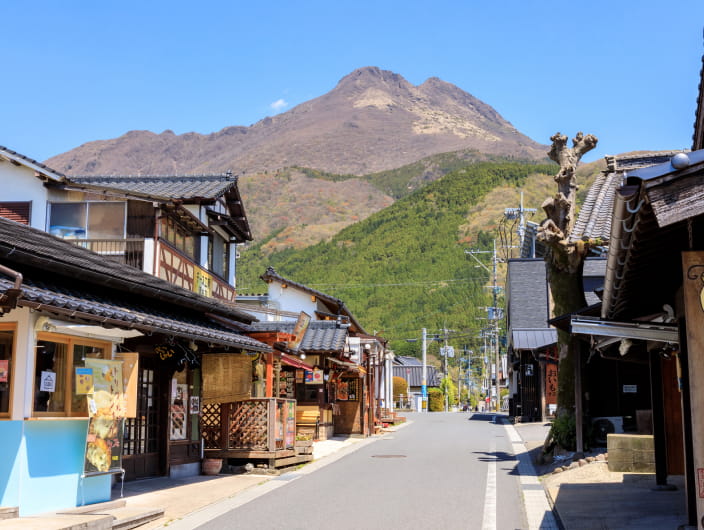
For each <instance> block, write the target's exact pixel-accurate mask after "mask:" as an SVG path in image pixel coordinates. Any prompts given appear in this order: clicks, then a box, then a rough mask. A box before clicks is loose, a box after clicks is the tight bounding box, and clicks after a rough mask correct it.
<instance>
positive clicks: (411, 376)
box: [393, 365, 440, 387]
mask: <svg viewBox="0 0 704 530" xmlns="http://www.w3.org/2000/svg"><path fill="white" fill-rule="evenodd" d="M393 369H394V377H402V378H403V379H405V380H406V381H408V385H409V386H411V387H420V386H423V366H422V365H420V366H393ZM426 376H427V377H426V386H428V387H436V386H440V375H439V374H438V371H437V369H436V368H435V367H434V366H426Z"/></svg>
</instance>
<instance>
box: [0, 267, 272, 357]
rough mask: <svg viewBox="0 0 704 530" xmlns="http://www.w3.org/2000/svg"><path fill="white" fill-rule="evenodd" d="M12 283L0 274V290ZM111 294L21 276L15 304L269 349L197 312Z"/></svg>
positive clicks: (65, 315) (83, 318) (82, 318)
mask: <svg viewBox="0 0 704 530" xmlns="http://www.w3.org/2000/svg"><path fill="white" fill-rule="evenodd" d="M12 286H13V283H12V281H11V280H7V279H4V278H0V292H6V291H7V290H8V289H10V288H12ZM115 296H116V298H115V299H112V298H107V297H103V296H98V295H96V293H95V291H93V290H90V288H88V290H82V289H80V288H77V287H76V286H67V285H66V284H62V283H61V282H59V281H54V282H50V283H46V282H34V281H33V279H32V278H27V277H25V278H24V282H23V284H22V286H21V296H20V298H19V300H18V302H17V305H18V306H19V307H28V308H30V309H33V310H35V311H41V312H46V313H50V314H55V315H59V316H61V317H63V318H68V319H77V320H79V321H87V322H95V323H98V324H100V325H106V326H114V327H119V328H123V329H136V330H139V331H142V332H144V333H149V334H151V333H161V334H165V335H169V336H174V337H181V338H185V339H190V340H197V341H203V342H208V343H213V344H219V345H222V346H228V347H235V348H242V349H247V350H250V351H255V352H267V351H271V348H270V347H269V346H267V345H266V344H264V343H261V342H259V341H257V340H254V339H252V338H249V337H246V336H244V335H240V334H237V333H233V332H231V331H230V330H228V329H226V328H224V327H221V326H219V325H217V324H214V323H213V322H210V321H207V319H205V318H203V317H201V316H199V315H197V314H192V315H191V316H190V317H187V316H186V313H182V314H180V313H175V312H173V311H168V312H165V310H164V308H163V307H160V306H159V305H158V304H151V305H150V304H136V303H134V302H132V301H131V300H130V299H129V298H130V297H129V296H127V297H126V296H125V295H124V293H115Z"/></svg>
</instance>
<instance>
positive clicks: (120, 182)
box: [68, 173, 237, 200]
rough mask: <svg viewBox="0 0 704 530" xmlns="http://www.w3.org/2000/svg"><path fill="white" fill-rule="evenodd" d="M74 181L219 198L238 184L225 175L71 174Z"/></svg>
mask: <svg viewBox="0 0 704 530" xmlns="http://www.w3.org/2000/svg"><path fill="white" fill-rule="evenodd" d="M68 181H69V183H70V184H76V185H85V186H91V187H96V188H107V189H113V190H119V191H122V192H128V193H133V194H137V195H141V196H144V197H151V198H155V199H162V200H164V199H166V200H169V199H182V200H192V199H216V198H218V197H221V196H222V195H224V194H225V192H227V191H228V190H229V189H230V188H232V187H233V186H235V185H236V184H237V177H236V176H233V175H232V174H230V173H226V174H223V175H144V176H137V175H126V176H119V175H115V176H69V177H68Z"/></svg>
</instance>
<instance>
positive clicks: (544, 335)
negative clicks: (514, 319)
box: [511, 328, 557, 350]
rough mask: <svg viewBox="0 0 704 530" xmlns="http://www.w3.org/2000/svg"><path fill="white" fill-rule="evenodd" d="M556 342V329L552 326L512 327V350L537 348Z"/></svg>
mask: <svg viewBox="0 0 704 530" xmlns="http://www.w3.org/2000/svg"><path fill="white" fill-rule="evenodd" d="M556 342H557V330H556V329H552V328H535V329H514V330H512V332H511V344H512V345H513V349H514V350H538V349H540V348H544V347H546V346H550V345H551V344H555V343H556Z"/></svg>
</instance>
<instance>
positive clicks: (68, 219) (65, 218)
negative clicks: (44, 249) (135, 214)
mask: <svg viewBox="0 0 704 530" xmlns="http://www.w3.org/2000/svg"><path fill="white" fill-rule="evenodd" d="M126 204H127V203H125V202H104V201H94V202H54V203H51V204H50V205H49V233H50V234H52V235H55V236H58V237H63V238H65V239H124V238H125V218H126V216H125V211H126V209H125V206H126Z"/></svg>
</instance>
